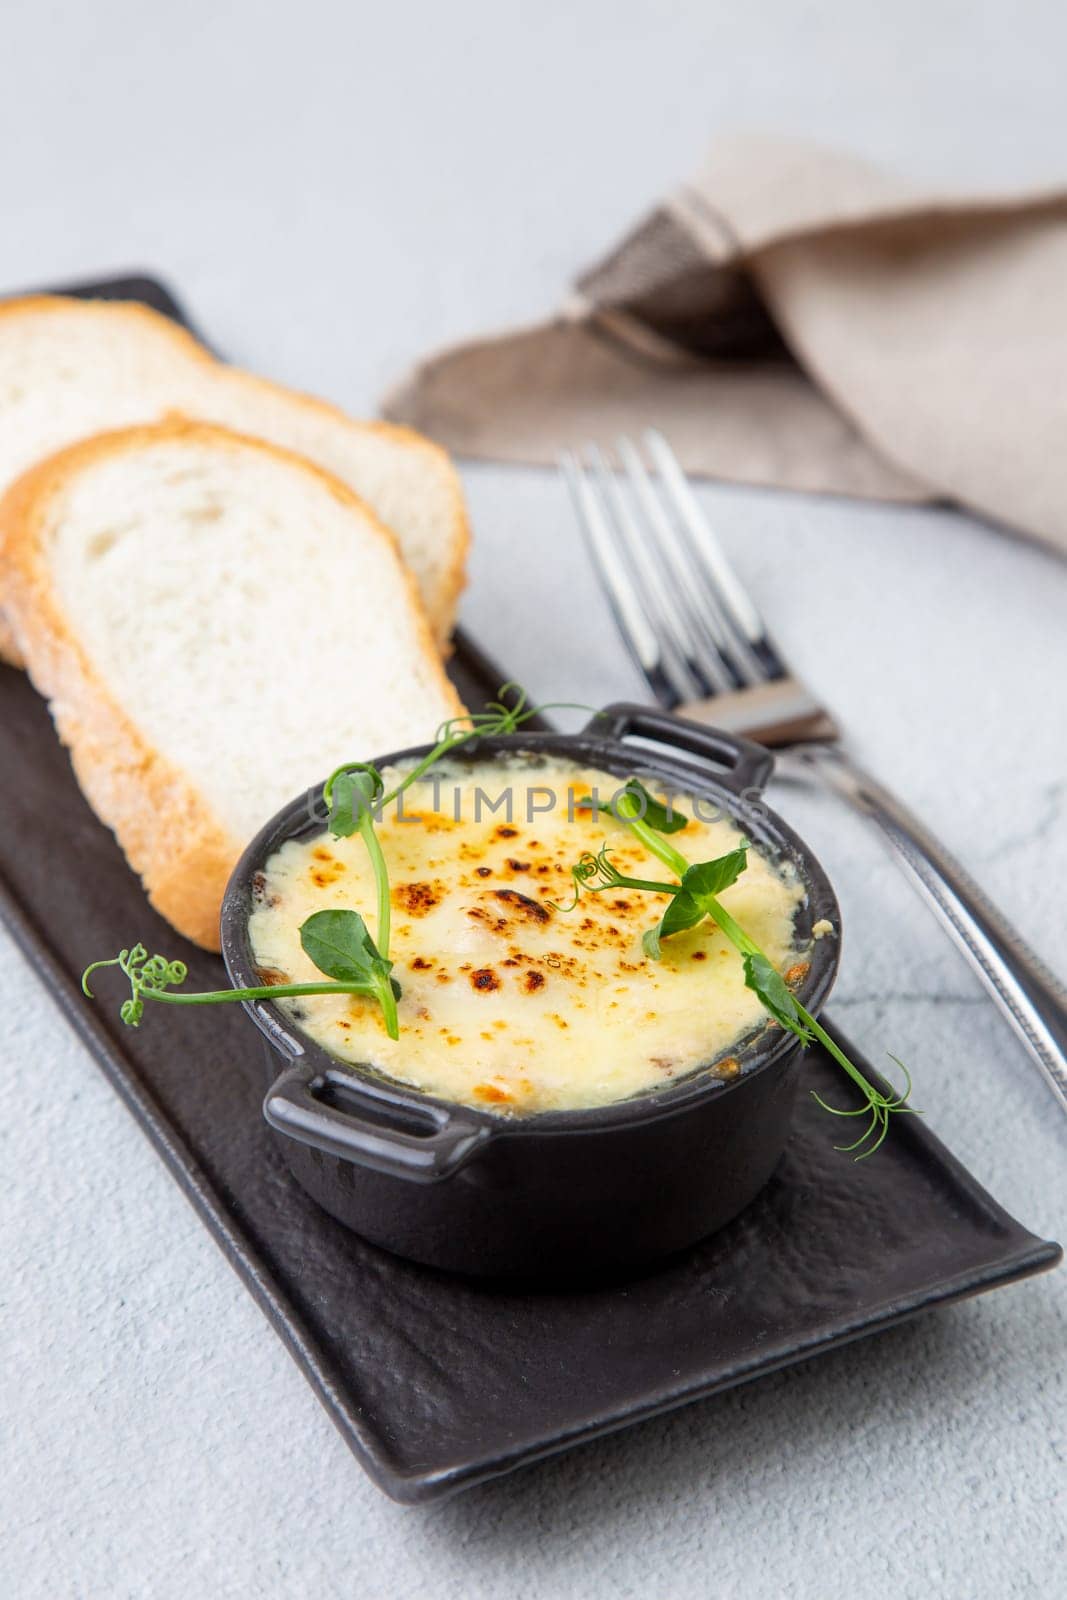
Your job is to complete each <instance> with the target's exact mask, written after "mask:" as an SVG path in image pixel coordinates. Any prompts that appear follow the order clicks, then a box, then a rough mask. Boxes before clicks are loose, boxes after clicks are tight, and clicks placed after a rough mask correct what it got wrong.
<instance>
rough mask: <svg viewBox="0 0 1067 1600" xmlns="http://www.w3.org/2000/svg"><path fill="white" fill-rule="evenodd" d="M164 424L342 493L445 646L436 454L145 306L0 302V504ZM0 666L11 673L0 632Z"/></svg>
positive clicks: (450, 539)
mask: <svg viewBox="0 0 1067 1600" xmlns="http://www.w3.org/2000/svg"><path fill="white" fill-rule="evenodd" d="M172 416H182V417H187V418H195V419H197V420H201V421H204V422H215V423H220V424H221V425H222V426H223V427H227V428H233V429H235V430H236V431H237V432H239V433H246V434H252V435H254V436H256V437H257V438H262V439H267V440H269V441H270V442H271V443H272V444H277V445H281V446H282V447H283V448H284V449H287V450H296V451H298V452H299V453H300V454H301V455H305V456H307V457H308V458H309V460H311V461H314V462H315V463H316V464H317V465H318V466H320V467H324V468H325V469H326V470H327V471H328V472H332V473H334V474H335V475H336V476H337V477H339V478H341V479H342V480H343V481H344V482H345V483H347V484H348V485H349V487H350V488H352V489H354V490H355V492H356V493H357V494H358V495H359V496H360V498H361V499H363V500H366V502H367V504H368V505H369V506H370V508H371V510H372V511H373V512H374V513H375V515H376V516H377V517H379V518H380V520H381V521H382V522H384V523H385V524H386V526H387V527H389V528H391V529H392V530H393V532H394V533H395V534H396V536H397V539H398V540H399V543H400V548H401V552H402V554H403V556H404V559H405V561H406V562H407V563H408V565H409V566H410V568H411V570H412V572H413V573H414V575H415V579H416V582H417V583H418V586H419V592H420V594H421V595H422V599H423V603H424V605H425V607H426V611H427V615H428V616H429V618H430V625H431V627H432V629H433V632H434V636H435V637H436V639H437V641H438V644H439V645H442V646H443V645H444V644H445V642H446V641H447V639H448V635H449V633H450V632H451V630H452V624H453V622H454V620H455V609H456V600H457V597H458V595H459V591H460V589H461V588H462V586H463V579H464V567H465V563H466V555H467V544H468V529H467V517H466V511H465V509H464V502H463V491H462V489H461V487H460V483H459V479H458V477H457V475H456V472H455V469H454V467H453V466H452V463H451V461H450V460H449V458H448V456H447V455H446V454H445V452H444V451H443V450H441V449H439V448H438V446H437V445H435V444H431V443H430V441H429V440H428V439H424V438H423V437H422V436H421V435H420V434H417V433H413V432H412V431H411V430H410V429H407V428H399V427H394V426H393V425H392V424H390V423H384V422H371V423H366V422H354V421H353V420H352V419H351V418H350V417H347V416H346V415H345V414H344V412H342V411H339V410H338V409H337V408H336V407H335V406H331V405H327V404H326V403H325V402H324V401H321V400H315V399H312V398H311V397H310V396H308V395H302V394H297V393H296V392H295V391H294V390H291V389H284V388H282V387H280V386H279V385H278V384H274V383H269V382H268V381H267V380H266V379H264V378H257V377H253V376H252V375H251V374H250V373H247V372H241V371H238V370H237V368H235V367H229V366H226V365H225V364H224V363H222V362H221V361H216V359H215V358H214V356H212V355H211V354H210V352H209V351H207V350H205V349H204V347H203V345H202V344H200V343H199V341H198V340H196V339H194V338H193V336H192V335H191V334H189V333H186V332H185V330H184V329H182V328H180V327H178V326H177V324H176V323H174V322H172V321H171V320H170V319H169V318H168V317H164V316H161V315H160V314H159V313H158V312H156V311H150V310H149V309H148V308H147V307H146V306H142V305H136V304H133V303H126V302H109V301H103V300H93V301H90V300H74V299H68V298H65V297H63V296H59V295H35V296H32V297H29V298H26V299H21V300H9V301H6V302H4V303H2V304H0V494H3V493H4V492H5V490H6V489H7V488H8V487H9V486H10V485H11V484H12V483H13V482H14V480H15V479H16V478H17V477H19V476H20V475H21V474H22V473H23V472H25V471H27V470H28V469H29V468H30V467H31V466H33V464H34V463H35V462H37V461H40V460H42V459H43V458H44V457H45V456H50V455H52V454H53V453H54V452H55V451H57V450H61V449H63V448H64V447H65V446H66V445H69V444H73V443H74V442H75V441H76V440H78V439H83V438H86V437H87V436H88V435H90V434H95V433H104V432H108V431H110V430H112V429H116V428H125V427H130V426H132V425H134V424H137V423H149V422H159V421H163V420H164V419H166V418H168V417H172ZM3 607H4V597H3V593H2V591H0V611H2V610H3ZM0 654H2V655H4V656H6V657H7V658H8V659H11V660H16V664H17V658H16V656H15V654H14V651H13V649H12V644H11V640H10V636H7V637H6V639H5V636H4V635H3V633H2V632H0Z"/></svg>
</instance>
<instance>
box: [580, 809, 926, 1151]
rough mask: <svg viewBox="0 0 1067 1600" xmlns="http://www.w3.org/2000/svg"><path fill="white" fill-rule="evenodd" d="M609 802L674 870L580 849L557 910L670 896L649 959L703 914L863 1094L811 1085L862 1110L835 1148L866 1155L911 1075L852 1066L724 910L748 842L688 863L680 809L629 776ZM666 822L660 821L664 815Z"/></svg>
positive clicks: (778, 1017)
mask: <svg viewBox="0 0 1067 1600" xmlns="http://www.w3.org/2000/svg"><path fill="white" fill-rule="evenodd" d="M612 809H613V811H614V814H615V816H616V817H617V819H618V820H619V821H620V822H621V823H622V824H623V825H624V826H625V827H627V828H628V829H629V831H630V832H631V834H633V836H634V837H635V838H636V839H639V840H640V842H641V843H642V844H643V845H644V846H645V847H646V849H647V850H648V851H649V852H650V853H651V854H652V855H653V856H655V857H656V858H657V860H659V861H662V862H663V864H664V866H666V867H667V868H669V870H670V871H671V872H673V873H674V874H675V878H674V880H673V881H661V880H651V879H648V878H635V877H629V876H628V875H627V874H625V873H621V872H619V871H618V869H617V868H616V867H615V865H614V863H613V862H612V860H611V853H610V849H609V847H608V846H607V845H605V846H604V847H603V848H602V849H601V850H600V852H599V854H598V855H593V854H592V853H591V852H586V854H585V855H583V856H582V857H581V858H580V860H579V861H578V862H577V864H576V865H575V866H574V867H573V868H572V869H571V877H572V880H573V883H574V899H573V901H572V902H571V904H570V905H569V906H565V907H560V908H559V909H561V910H568V911H569V910H572V909H573V908H574V906H575V905H576V904H577V902H578V900H579V899H580V898H581V896H582V894H583V893H590V894H598V893H600V892H601V891H603V890H604V889H637V890H643V891H645V892H646V893H654V894H667V895H670V897H671V899H670V903H669V904H668V905H667V907H666V908H665V910H664V912H663V915H662V916H661V918H660V920H659V922H658V923H657V925H656V926H655V927H654V928H650V929H649V930H648V932H647V933H646V934H645V935H644V938H643V944H644V949H645V953H646V955H648V956H649V957H650V958H651V959H652V960H654V961H659V960H662V958H663V941H664V940H665V939H668V938H670V937H671V935H672V934H676V933H681V932H683V931H685V930H686V929H688V928H695V927H696V926H697V925H698V924H699V923H701V922H703V921H704V920H705V918H710V919H711V921H713V922H714V923H716V925H717V926H718V927H719V928H720V929H721V930H722V932H723V933H724V934H725V935H726V937H727V939H729V941H730V943H731V944H732V945H733V946H734V948H735V949H736V950H737V952H738V954H739V955H740V956H741V959H742V963H743V967H744V974H745V983H746V985H747V987H748V988H749V989H751V990H752V992H753V993H754V994H755V995H756V996H757V998H758V999H759V1001H760V1004H761V1005H762V1006H763V1008H764V1010H765V1011H767V1012H768V1013H769V1014H770V1015H771V1016H772V1017H773V1018H774V1020H775V1021H776V1022H777V1023H778V1024H779V1025H780V1026H781V1027H783V1028H785V1029H787V1030H788V1032H790V1033H792V1034H795V1035H796V1037H797V1038H798V1039H800V1040H802V1041H803V1043H804V1044H811V1043H812V1041H813V1040H816V1039H817V1040H818V1042H819V1043H820V1044H821V1045H822V1047H823V1048H824V1050H826V1051H827V1052H828V1053H829V1054H830V1056H831V1057H832V1058H833V1060H834V1061H836V1063H837V1065H838V1066H839V1067H841V1068H842V1070H843V1071H844V1072H845V1073H846V1074H847V1075H848V1077H849V1078H850V1079H851V1080H852V1082H853V1083H854V1084H855V1086H856V1088H857V1089H858V1090H859V1091H860V1093H861V1095H862V1096H863V1104H862V1105H860V1106H857V1107H855V1108H850V1107H844V1108H843V1107H840V1106H831V1105H828V1104H827V1102H826V1101H825V1100H823V1099H822V1097H821V1096H820V1095H818V1094H816V1093H815V1091H814V1090H812V1097H813V1098H814V1099H815V1100H816V1101H817V1102H818V1104H819V1105H820V1106H821V1107H822V1108H823V1110H824V1111H829V1112H830V1113H831V1114H832V1115H833V1116H836V1117H866V1118H867V1123H866V1126H865V1127H864V1129H863V1132H862V1133H861V1134H860V1136H859V1138H858V1139H856V1140H855V1141H854V1142H853V1143H852V1144H848V1145H838V1146H836V1148H837V1149H838V1150H841V1151H844V1152H846V1153H854V1154H855V1159H856V1160H857V1161H860V1160H863V1159H864V1158H865V1157H867V1156H870V1155H873V1154H874V1152H875V1151H876V1150H877V1149H878V1148H879V1146H880V1145H881V1144H882V1142H883V1140H884V1139H885V1137H886V1135H887V1133H888V1132H889V1119H890V1117H891V1116H892V1115H894V1114H895V1113H898V1112H913V1111H914V1109H915V1108H914V1107H913V1106H910V1105H908V1103H907V1102H908V1097H909V1095H910V1094H911V1078H910V1076H909V1074H908V1070H907V1068H906V1067H905V1066H904V1065H903V1063H902V1062H900V1061H897V1058H896V1057H895V1056H892V1057H891V1058H890V1059H891V1060H893V1061H896V1064H897V1066H899V1067H900V1068H901V1071H902V1072H903V1073H904V1078H905V1082H906V1087H905V1089H904V1092H903V1094H899V1095H894V1094H884V1093H883V1092H882V1091H881V1090H880V1089H877V1088H876V1087H875V1086H874V1084H873V1083H871V1082H869V1080H868V1079H867V1078H865V1077H864V1075H863V1073H862V1072H861V1071H860V1070H859V1068H858V1067H857V1066H856V1065H855V1064H854V1063H853V1062H852V1061H850V1060H849V1059H848V1057H847V1056H846V1055H845V1053H844V1051H843V1050H842V1049H841V1047H840V1046H839V1045H838V1043H837V1041H836V1040H835V1039H833V1038H831V1036H830V1034H829V1033H827V1031H826V1029H825V1028H824V1027H822V1025H821V1024H820V1023H819V1022H818V1021H817V1019H816V1018H815V1017H813V1016H812V1015H811V1012H810V1011H808V1010H807V1009H806V1008H805V1007H804V1006H803V1005H801V1003H800V1001H799V1000H798V999H797V997H796V995H795V994H794V993H793V991H792V990H791V989H790V987H789V985H788V984H787V983H786V981H785V979H784V978H783V977H782V975H781V973H780V972H779V971H778V969H777V968H776V967H775V966H774V963H773V962H772V961H771V960H770V958H769V957H768V956H767V955H766V954H765V953H764V951H762V950H761V949H760V948H759V946H758V945H757V944H756V942H755V940H754V939H752V938H750V936H749V935H748V934H747V933H746V932H745V930H744V928H742V927H741V925H740V924H739V923H738V922H737V921H736V920H735V918H734V917H732V916H731V915H730V913H729V911H727V909H726V907H725V906H724V905H723V904H722V901H721V900H720V899H719V896H720V894H722V892H723V891H724V890H725V889H728V888H730V886H731V885H732V884H734V883H736V882H737V880H738V878H739V877H740V876H741V874H742V873H743V872H744V871H745V868H746V866H747V864H748V850H749V848H750V847H749V845H748V843H747V841H746V842H743V843H742V844H740V845H738V846H737V848H736V849H734V850H731V851H729V852H728V853H727V854H726V855H722V856H718V857H717V858H716V859H715V860H713V861H698V862H690V861H688V860H687V858H686V857H685V856H684V855H682V853H681V851H680V850H678V849H677V848H676V847H675V845H674V844H672V843H671V842H670V840H669V839H668V838H666V837H665V835H666V834H667V833H671V834H674V833H679V832H681V831H682V830H683V829H684V828H685V826H686V824H687V822H688V818H686V817H685V816H684V815H683V814H682V813H680V812H678V811H676V810H674V808H673V807H665V806H663V805H662V804H661V803H660V802H659V801H656V800H653V799H652V797H651V796H650V795H649V794H648V791H647V790H645V789H644V787H643V785H641V784H640V783H639V782H638V781H637V780H636V779H631V780H630V781H629V782H628V783H627V784H626V786H625V788H624V789H623V790H622V791H621V792H620V793H619V794H617V795H616V796H615V799H614V802H613V806H612ZM665 817H666V818H667V820H668V821H669V823H670V826H669V827H668V828H664V827H663V826H661V823H662V821H663V819H664V818H665Z"/></svg>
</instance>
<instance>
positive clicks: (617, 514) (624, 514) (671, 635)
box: [586, 444, 714, 700]
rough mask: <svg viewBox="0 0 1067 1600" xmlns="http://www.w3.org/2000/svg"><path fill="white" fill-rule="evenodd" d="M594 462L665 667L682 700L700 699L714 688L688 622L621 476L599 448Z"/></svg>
mask: <svg viewBox="0 0 1067 1600" xmlns="http://www.w3.org/2000/svg"><path fill="white" fill-rule="evenodd" d="M586 449H587V451H588V454H589V456H590V458H591V460H592V463H593V471H594V473H595V476H596V480H597V485H598V488H599V490H600V494H601V496H602V499H603V503H604V505H605V506H606V507H607V508H608V512H609V519H610V520H611V521H612V522H613V524H614V533H615V544H614V548H615V550H616V552H617V553H619V554H621V556H622V559H623V561H624V562H625V563H626V564H627V566H628V567H629V571H630V576H631V577H632V578H633V579H634V580H635V585H636V592H637V593H638V594H639V595H640V596H641V601H642V605H643V607H644V611H645V615H646V616H647V617H648V618H649V620H650V621H651V623H652V626H653V629H654V631H655V634H656V638H657V639H658V640H659V645H660V650H661V652H662V658H663V667H664V670H665V671H666V673H667V675H668V677H670V678H671V680H672V681H673V683H674V685H675V688H676V689H677V690H678V693H679V695H680V696H681V698H682V700H692V699H700V698H701V697H702V696H704V695H706V694H709V693H711V692H712V691H713V688H714V685H713V684H712V683H711V682H710V681H709V680H708V679H707V677H706V676H705V674H704V673H703V672H702V671H701V669H700V665H699V663H698V662H697V661H696V660H695V659H694V657H693V654H692V651H691V650H690V648H689V639H688V635H687V632H686V629H685V623H684V619H683V618H682V616H681V615H680V613H679V609H678V606H677V604H676V603H675V600H674V597H673V596H672V595H671V593H670V591H669V589H668V588H667V585H666V584H665V582H664V579H663V574H662V572H661V571H660V568H659V566H658V564H657V563H656V561H655V560H653V558H652V555H651V553H650V551H649V548H648V544H647V542H646V540H645V539H644V538H643V537H642V531H641V528H640V526H639V525H638V523H637V520H636V519H635V517H634V514H633V510H632V509H631V507H630V504H629V502H628V500H627V498H626V495H625V494H624V493H623V490H622V485H621V483H620V482H619V479H618V477H617V475H616V474H615V473H614V472H613V471H612V470H611V469H610V467H609V466H608V463H607V461H606V460H605V458H604V455H603V452H602V451H601V450H600V448H599V446H598V445H595V444H590V445H587V446H586Z"/></svg>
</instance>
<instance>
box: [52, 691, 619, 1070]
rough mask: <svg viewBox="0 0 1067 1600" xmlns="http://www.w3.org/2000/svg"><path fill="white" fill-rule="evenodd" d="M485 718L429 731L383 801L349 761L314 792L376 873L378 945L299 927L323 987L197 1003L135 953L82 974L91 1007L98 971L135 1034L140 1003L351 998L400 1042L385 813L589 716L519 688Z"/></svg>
mask: <svg viewBox="0 0 1067 1600" xmlns="http://www.w3.org/2000/svg"><path fill="white" fill-rule="evenodd" d="M497 694H498V698H497V699H496V700H493V701H490V703H489V704H488V705H487V706H486V708H485V710H484V711H479V712H475V713H474V714H472V715H468V714H466V713H464V714H463V715H461V716H456V717H451V718H449V720H448V721H447V722H445V723H443V724H442V725H441V727H440V728H439V729H438V731H437V735H436V738H435V740H434V744H433V747H432V749H430V750H429V752H428V753H427V754H426V755H425V756H423V758H422V760H421V761H419V762H417V763H416V764H415V766H413V767H411V768H410V769H409V770H408V771H406V772H405V773H404V775H403V777H402V778H401V779H400V781H399V782H398V783H397V784H396V785H395V786H394V788H393V789H391V790H390V791H389V793H388V794H386V793H385V784H384V781H383V779H382V775H381V773H380V772H379V771H378V769H377V767H374V766H372V765H370V763H368V762H362V761H351V762H346V763H345V765H344V766H341V767H338V768H337V769H336V771H334V772H333V773H331V774H330V777H329V778H328V779H327V780H326V783H325V784H324V786H323V790H322V802H323V805H324V806H325V809H326V820H327V827H328V828H329V831H330V833H331V834H332V835H333V836H334V838H338V839H343V838H348V837H350V836H351V835H353V834H356V833H358V834H359V836H360V839H361V840H362V843H363V845H364V848H365V849H366V851H367V855H368V857H369V859H370V863H371V867H372V870H373V872H374V881H375V893H376V900H377V938H376V939H375V938H372V937H371V933H370V930H369V929H368V927H367V924H366V923H365V922H364V920H363V918H362V916H361V915H360V914H359V912H358V911H354V910H349V909H344V908H338V909H333V910H325V911H316V912H314V913H313V914H312V915H311V916H310V917H308V918H307V919H306V920H305V921H304V922H303V923H302V924H301V927H300V943H301V946H302V948H303V950H304V953H305V955H307V956H308V958H309V959H310V960H311V961H312V962H313V963H314V965H315V966H316V967H317V968H318V970H319V971H320V972H321V973H322V974H323V977H324V978H325V979H327V980H329V981H327V982H322V983H317V982H315V983H275V984H258V985H254V986H252V987H250V988H243V989H212V990H207V991H200V992H198V993H192V994H190V993H174V992H172V991H173V990H174V989H175V988H176V987H177V985H179V984H182V983H184V982H185V979H186V978H187V977H188V968H187V967H186V965H185V963H184V962H183V961H170V960H168V959H167V957H166V956H161V955H154V956H150V955H149V954H148V951H147V950H146V948H145V946H144V945H143V944H135V945H132V946H131V947H130V948H129V949H128V950H121V951H120V952H119V954H118V955H117V956H112V957H110V958H109V959H108V960H104V961H94V962H93V963H92V964H91V965H90V966H88V967H86V969H85V971H84V973H83V974H82V989H83V991H84V993H85V994H86V995H87V996H88V997H89V999H90V1000H92V999H94V998H95V997H94V995H93V991H92V989H91V988H90V986H89V979H90V977H91V975H92V974H93V973H94V972H98V971H100V970H101V969H102V968H105V967H118V968H119V970H120V971H121V972H122V973H123V974H124V976H125V977H126V979H127V980H128V982H129V985H130V995H129V998H128V999H127V1000H124V1001H123V1002H122V1005H121V1007H120V1010H119V1016H120V1017H121V1019H122V1021H123V1022H124V1023H125V1024H126V1025H127V1027H131V1028H136V1027H138V1026H139V1025H140V1022H141V1018H142V1017H143V1015H144V1002H145V1001H146V1000H159V1001H163V1002H165V1003H166V1004H168V1005H180V1006H210V1005H223V1004H225V1003H226V1002H228V1001H233V1000H238V1001H240V1000H285V999H295V998H298V997H300V996H303V995H318V994H352V995H362V996H364V997H366V998H369V999H372V1000H376V1001H377V1003H378V1005H379V1006H380V1008H381V1012H382V1018H383V1021H384V1023H385V1029H386V1032H387V1033H388V1035H389V1037H390V1038H391V1039H398V1038H399V1037H400V1027H399V1021H398V1017H397V1007H396V1003H397V1001H398V1000H399V999H400V997H401V989H400V985H399V983H398V982H397V980H396V979H395V978H394V977H393V976H392V966H393V964H392V962H391V961H390V959H389V937H390V911H391V896H390V888H389V868H388V864H387V862H386V859H385V854H384V852H383V850H382V846H381V841H380V839H379V838H378V835H377V832H376V823H377V820H378V818H379V817H380V816H381V814H382V812H383V811H384V808H385V807H386V806H388V805H391V804H392V803H393V802H394V801H395V800H397V799H398V798H399V796H400V795H401V794H402V793H403V792H404V791H405V790H406V789H408V788H410V787H411V785H412V784H413V783H417V782H418V780H419V779H420V778H422V777H424V776H425V774H426V773H427V772H429V771H430V769H431V768H432V767H434V766H436V764H437V762H439V761H441V760H443V758H444V757H445V756H447V755H449V754H451V752H452V751H453V750H457V749H459V748H460V747H461V746H462V745H465V744H468V743H469V742H470V741H471V740H472V739H478V738H483V739H485V738H493V737H496V736H497V735H500V734H507V733H515V732H516V731H517V729H519V728H520V727H521V726H522V725H523V724H524V723H526V722H529V721H530V720H531V718H533V717H537V716H539V715H540V714H541V713H542V712H543V711H546V710H555V709H564V707H567V708H569V709H572V710H582V711H587V710H590V709H591V708H590V707H588V706H579V705H577V704H574V703H572V702H569V701H567V702H563V701H560V702H555V703H554V704H553V705H552V706H530V705H528V704H527V699H526V695H525V693H524V692H523V691H521V690H520V689H519V688H518V687H517V685H515V684H512V683H506V684H504V685H503V686H502V688H500V689H499V690H498V691H497Z"/></svg>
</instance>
